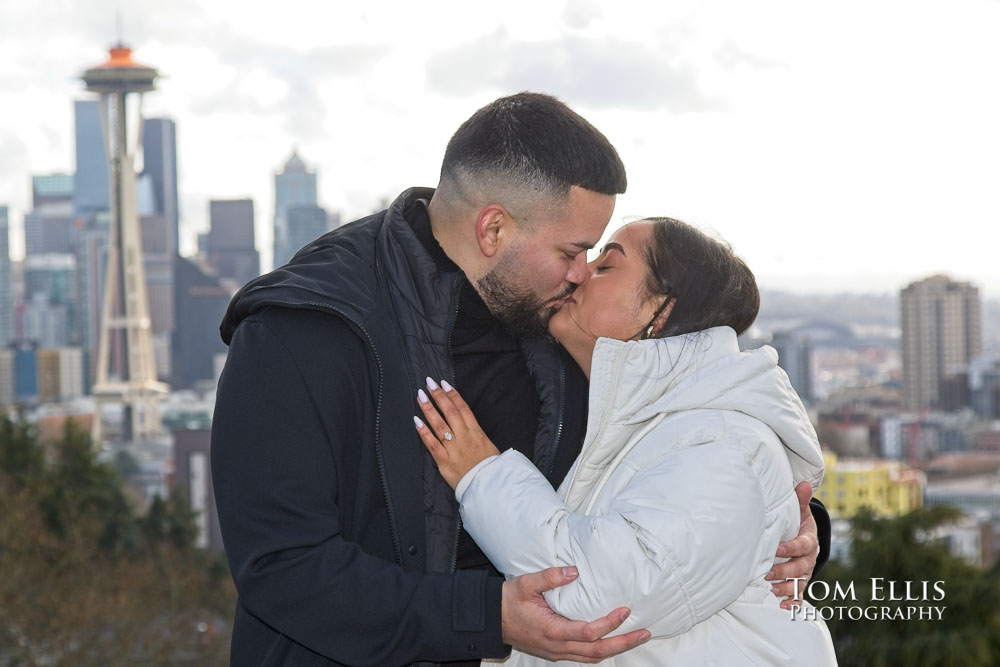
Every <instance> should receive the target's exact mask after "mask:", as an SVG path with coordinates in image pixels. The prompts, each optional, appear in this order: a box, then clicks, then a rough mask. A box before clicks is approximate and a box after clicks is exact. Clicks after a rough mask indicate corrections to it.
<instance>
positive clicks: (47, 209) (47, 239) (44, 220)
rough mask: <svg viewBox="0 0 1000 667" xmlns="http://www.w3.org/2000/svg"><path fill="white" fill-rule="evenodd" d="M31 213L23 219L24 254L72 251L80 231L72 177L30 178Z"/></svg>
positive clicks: (49, 176) (57, 175)
mask: <svg viewBox="0 0 1000 667" xmlns="http://www.w3.org/2000/svg"><path fill="white" fill-rule="evenodd" d="M31 195H32V210H31V211H30V212H29V213H28V214H27V215H25V216H24V254H25V255H27V256H31V255H43V254H46V253H69V252H73V245H74V243H75V241H76V232H77V229H78V225H77V216H76V214H75V213H74V210H73V176H72V174H46V175H44V176H33V177H32V178H31Z"/></svg>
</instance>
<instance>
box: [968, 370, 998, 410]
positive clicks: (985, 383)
mask: <svg viewBox="0 0 1000 667" xmlns="http://www.w3.org/2000/svg"><path fill="white" fill-rule="evenodd" d="M969 390H970V392H971V394H972V409H973V410H975V411H976V415H978V416H979V417H981V418H982V419H990V420H996V419H1000V355H991V356H982V357H978V358H977V359H974V360H973V361H972V362H970V364H969Z"/></svg>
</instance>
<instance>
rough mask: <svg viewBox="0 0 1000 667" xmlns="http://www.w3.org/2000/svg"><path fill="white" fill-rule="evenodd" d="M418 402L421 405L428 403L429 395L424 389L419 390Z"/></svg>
mask: <svg viewBox="0 0 1000 667" xmlns="http://www.w3.org/2000/svg"><path fill="white" fill-rule="evenodd" d="M417 400H418V401H420V402H421V403H426V402H427V394H425V393H424V390H423V389H417Z"/></svg>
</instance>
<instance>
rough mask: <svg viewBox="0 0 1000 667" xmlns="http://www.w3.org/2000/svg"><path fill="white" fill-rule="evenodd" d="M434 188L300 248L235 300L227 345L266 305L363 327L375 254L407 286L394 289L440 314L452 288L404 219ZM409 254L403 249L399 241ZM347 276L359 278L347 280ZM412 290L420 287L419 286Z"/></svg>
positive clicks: (225, 333) (226, 327)
mask: <svg viewBox="0 0 1000 667" xmlns="http://www.w3.org/2000/svg"><path fill="white" fill-rule="evenodd" d="M433 194H434V190H433V189H431V188H410V189H409V190H407V191H405V192H403V193H402V194H401V195H400V196H399V197H397V198H396V200H395V201H393V202H392V204H391V205H390V206H389V208H388V209H387V210H385V211H382V212H380V213H376V214H375V215H372V216H369V217H367V218H363V219H361V220H357V221H355V222H352V223H348V224H346V225H342V226H341V227H338V228H337V229H335V230H333V231H332V232H328V233H327V234H324V235H323V236H320V237H319V238H317V239H316V240H315V241H313V242H312V243H310V244H309V245H307V246H305V247H304V248H302V249H301V250H299V251H298V252H297V253H296V254H295V256H294V257H293V258H292V259H291V260H290V261H289V262H288V264H285V265H284V266H282V267H279V268H276V269H275V270H273V271H271V272H270V273H266V274H264V275H262V276H258V277H257V278H254V279H253V280H251V281H250V282H248V283H247V284H246V285H244V286H243V287H242V288H241V289H240V290H239V291H238V292H237V293H236V294H235V295H234V296H233V298H232V300H231V301H230V303H229V308H228V310H227V311H226V315H225V317H224V318H223V320H222V324H221V325H220V327H219V330H220V332H221V335H222V340H223V341H224V342H225V343H226V344H227V345H228V344H229V342H230V340H231V339H232V337H233V333H234V332H235V331H236V327H237V326H239V324H240V322H242V321H243V320H244V319H246V318H247V317H248V316H249V315H251V314H252V313H254V312H256V311H258V310H260V309H262V308H265V307H268V306H283V307H286V308H315V309H320V308H329V307H335V309H336V310H337V311H338V312H340V314H341V315H342V316H344V317H346V318H347V319H348V320H350V321H351V322H353V323H354V324H356V325H359V326H360V325H361V324H362V323H363V322H364V320H365V318H366V317H367V315H368V312H369V309H370V308H371V305H372V303H373V301H374V300H375V298H376V294H375V292H376V289H377V287H376V282H375V280H374V279H372V278H369V279H365V277H366V276H368V277H374V276H375V275H376V254H377V253H378V252H381V257H382V260H381V261H382V262H383V263H384V264H386V265H392V266H388V267H387V268H388V271H387V273H388V274H389V276H390V278H392V279H393V280H398V281H403V282H406V283H408V285H402V286H400V285H393V286H392V287H393V289H400V290H403V291H407V292H415V293H416V294H418V295H419V296H421V297H426V299H429V300H430V301H432V302H434V303H429V304H423V305H424V307H425V308H428V309H430V310H437V309H439V308H441V307H442V306H441V305H440V303H439V302H441V301H447V299H448V298H449V296H448V295H449V294H450V286H442V285H441V279H440V278H439V277H438V274H437V273H436V267H435V266H434V263H433V260H431V258H430V257H429V256H427V255H426V253H423V252H419V251H418V252H414V251H413V248H418V246H419V241H417V240H416V237H415V236H413V232H412V231H411V230H410V229H409V225H408V223H407V222H406V220H405V219H404V217H403V210H404V208H405V207H406V206H407V204H408V203H409V202H411V201H413V200H415V199H419V198H426V199H430V197H431V195H433ZM383 224H385V225H388V226H389V227H391V228H392V229H393V234H387V235H381V238H378V240H377V237H379V231H380V229H381V227H382V225H383ZM399 236H403V237H405V239H404V241H402V243H405V244H407V245H408V247H409V248H410V251H409V252H406V251H404V250H403V249H402V248H400V247H399V246H400V244H401V242H400V241H399V240H398V238H397V237H399ZM344 276H350V277H353V278H355V279H353V280H344ZM413 286H416V287H415V288H414V287H413Z"/></svg>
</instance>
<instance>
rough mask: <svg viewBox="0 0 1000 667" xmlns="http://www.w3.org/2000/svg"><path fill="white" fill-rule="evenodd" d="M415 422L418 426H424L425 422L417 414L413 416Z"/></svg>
mask: <svg viewBox="0 0 1000 667" xmlns="http://www.w3.org/2000/svg"><path fill="white" fill-rule="evenodd" d="M413 423H414V424H416V426H417V428H424V423H423V422H422V421H420V417H417V416H416V415H414V416H413Z"/></svg>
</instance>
